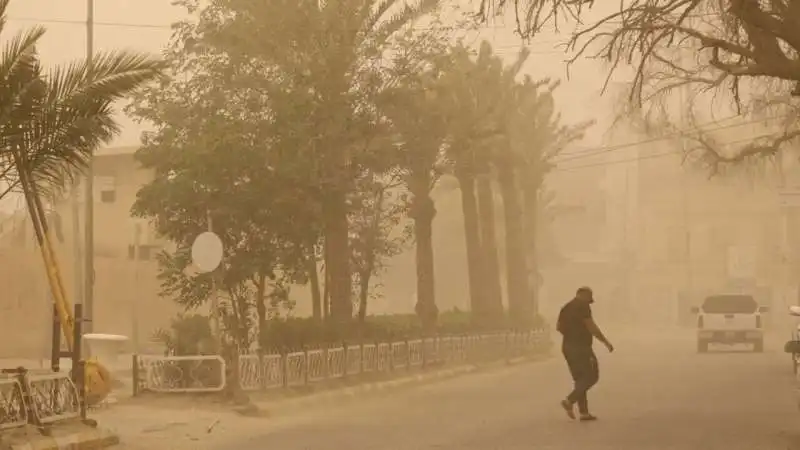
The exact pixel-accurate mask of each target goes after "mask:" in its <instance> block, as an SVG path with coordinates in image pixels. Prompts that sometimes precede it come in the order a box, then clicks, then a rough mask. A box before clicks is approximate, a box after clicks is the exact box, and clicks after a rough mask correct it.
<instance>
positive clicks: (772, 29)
mask: <svg viewBox="0 0 800 450" xmlns="http://www.w3.org/2000/svg"><path fill="white" fill-rule="evenodd" d="M593 3H594V2H592V1H589V0H580V1H577V2H576V1H567V0H554V1H545V0H502V1H500V2H499V3H497V4H496V5H494V4H491V3H490V2H486V1H484V2H482V5H481V11H482V12H484V13H485V14H484V18H486V17H488V14H489V13H491V11H492V9H493V8H494V7H495V6H496V7H497V8H499V9H495V10H494V11H499V10H500V9H502V8H505V7H513V8H514V10H515V11H516V14H517V18H518V21H517V23H518V31H519V32H520V34H521V35H522V36H524V37H529V36H532V35H533V34H535V33H537V32H538V31H540V30H542V29H543V28H545V27H547V26H550V25H551V24H553V23H554V20H555V19H557V18H558V17H559V16H564V15H567V16H569V17H570V18H577V19H581V18H583V17H584V13H585V11H586V10H588V9H590V8H592V6H593ZM603 5H605V4H603ZM799 16H800V4H798V3H797V1H796V0H775V1H770V2H752V1H742V0H723V1H714V0H693V1H689V0H634V1H631V2H628V3H626V4H625V5H624V6H619V7H618V8H616V9H615V10H613V11H610V12H609V13H608V14H606V15H604V16H603V17H602V18H601V19H600V20H598V21H595V22H594V23H591V24H589V25H587V26H584V27H582V28H580V29H578V30H577V31H576V32H575V33H573V36H572V39H571V42H570V44H571V46H572V47H575V48H577V54H576V56H575V57H574V58H580V57H584V56H589V57H596V58H600V59H603V60H606V61H609V62H610V70H609V74H608V76H609V78H610V77H611V76H613V75H614V74H616V73H618V69H619V68H622V67H624V66H625V65H626V63H628V64H633V65H634V68H635V76H634V79H633V82H632V83H631V91H630V100H631V101H632V103H633V104H634V105H636V106H656V107H657V108H655V111H663V108H662V105H663V102H662V100H664V98H665V97H670V96H672V95H675V94H676V93H677V92H676V91H677V90H678V89H677V88H684V87H685V88H691V89H694V91H695V94H694V95H698V94H700V93H704V92H709V93H711V94H712V95H715V94H718V93H720V91H727V92H728V93H729V94H730V97H729V98H731V100H732V101H733V103H734V104H735V106H737V107H738V108H739V111H740V112H743V113H745V114H759V113H762V114H763V113H766V114H770V115H776V113H777V115H781V116H784V118H785V119H786V120H785V121H782V122H783V123H782V124H781V125H782V127H781V128H782V129H781V130H780V131H777V132H775V133H773V134H772V136H771V137H765V138H762V139H755V140H754V141H753V142H751V143H748V144H745V145H743V146H741V147H739V148H737V149H736V150H735V151H733V152H721V151H720V150H719V149H718V148H716V147H714V146H709V145H701V146H700V147H701V148H702V150H703V157H704V160H705V162H706V163H708V164H710V165H711V166H712V167H716V166H717V165H719V164H728V163H737V162H742V161H746V160H750V159H752V158H754V157H760V156H770V155H774V154H775V153H777V152H778V151H780V149H781V148H785V146H786V145H789V144H791V143H792V142H796V141H797V139H798V138H800V126H798V108H800V104H798V100H797V99H798V96H800V27H798V26H797V17H799ZM594 44H599V46H600V47H599V50H594V49H597V48H598V47H597V46H595V45H594ZM676 47H679V48H678V49H677V50H676ZM680 48H684V49H686V50H691V54H690V55H689V54H687V53H684V52H682V51H681V50H680ZM673 98H674V97H673ZM651 111H653V110H652V109H651Z"/></svg>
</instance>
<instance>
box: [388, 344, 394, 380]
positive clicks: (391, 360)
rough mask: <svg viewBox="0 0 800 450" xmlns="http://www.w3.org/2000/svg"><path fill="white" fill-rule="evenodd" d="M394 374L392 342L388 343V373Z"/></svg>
mask: <svg viewBox="0 0 800 450" xmlns="http://www.w3.org/2000/svg"><path fill="white" fill-rule="evenodd" d="M391 372H394V340H390V341H389V373H391Z"/></svg>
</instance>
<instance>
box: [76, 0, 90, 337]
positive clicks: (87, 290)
mask: <svg viewBox="0 0 800 450" xmlns="http://www.w3.org/2000/svg"><path fill="white" fill-rule="evenodd" d="M93 60H94V0H86V65H87V66H88V67H89V71H90V72H92V71H94V68H93V67H92V66H93V65H94V61H93ZM84 197H85V199H84V201H85V202H86V210H85V212H86V218H85V219H84V224H83V227H84V246H83V251H84V263H85V266H84V273H83V276H84V288H83V294H84V298H83V304H84V308H83V312H84V316H85V319H86V322H84V325H83V331H84V332H86V333H91V332H92V331H93V329H94V322H93V319H94V149H92V154H91V155H90V156H89V164H88V167H87V170H86V195H85V196H84ZM76 319H77V318H76Z"/></svg>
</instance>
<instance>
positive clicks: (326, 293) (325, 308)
mask: <svg viewBox="0 0 800 450" xmlns="http://www.w3.org/2000/svg"><path fill="white" fill-rule="evenodd" d="M323 275H324V276H325V287H324V290H323V291H322V320H323V321H327V320H328V318H329V317H330V316H331V291H330V289H329V288H328V287H329V286H330V285H331V282H330V280H331V277H330V275H329V274H328V265H327V264H326V265H325V273H324V274H323Z"/></svg>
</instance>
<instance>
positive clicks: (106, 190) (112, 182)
mask: <svg viewBox="0 0 800 450" xmlns="http://www.w3.org/2000/svg"><path fill="white" fill-rule="evenodd" d="M95 180H96V183H97V192H98V193H99V197H100V202H101V203H114V202H115V201H116V200H117V186H116V179H115V178H114V177H95Z"/></svg>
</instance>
